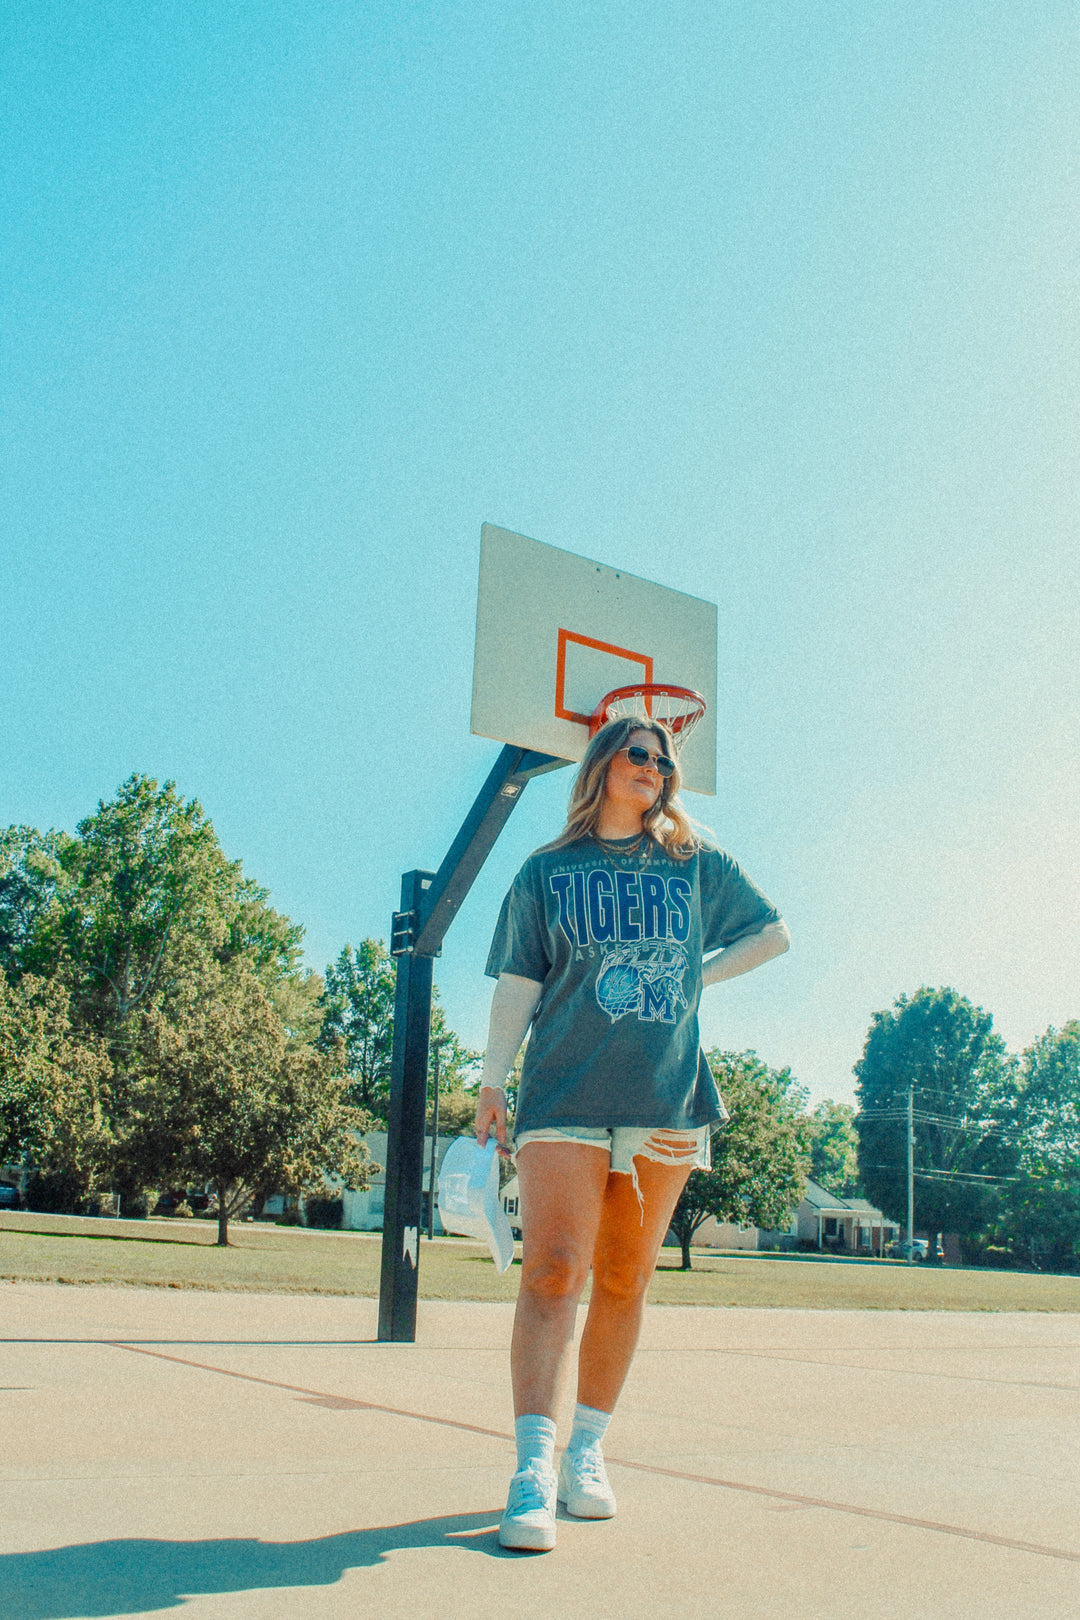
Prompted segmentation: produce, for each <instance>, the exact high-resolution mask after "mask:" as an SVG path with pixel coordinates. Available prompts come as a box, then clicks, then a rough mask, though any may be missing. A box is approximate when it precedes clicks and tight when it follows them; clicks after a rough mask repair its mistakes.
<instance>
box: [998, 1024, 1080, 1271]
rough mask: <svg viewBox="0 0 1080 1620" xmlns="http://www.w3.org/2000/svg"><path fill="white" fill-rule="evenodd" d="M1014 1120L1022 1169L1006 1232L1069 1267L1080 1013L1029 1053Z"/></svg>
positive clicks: (1079, 1207)
mask: <svg viewBox="0 0 1080 1620" xmlns="http://www.w3.org/2000/svg"><path fill="white" fill-rule="evenodd" d="M1013 1124H1014V1129H1015V1133H1016V1140H1017V1142H1018V1144H1019V1149H1020V1175H1019V1177H1018V1178H1017V1180H1016V1181H1015V1182H1014V1183H1013V1184H1012V1186H1010V1188H1009V1191H1008V1195H1007V1197H1006V1200H1005V1216H1004V1219H1003V1221H1002V1223H1001V1228H1002V1236H1003V1237H1006V1238H1007V1239H1008V1240H1009V1241H1011V1242H1013V1243H1015V1244H1017V1245H1018V1246H1019V1247H1021V1248H1026V1249H1027V1250H1028V1252H1029V1253H1030V1254H1031V1255H1032V1256H1034V1255H1035V1254H1036V1253H1040V1254H1044V1255H1045V1256H1046V1260H1047V1264H1048V1265H1049V1266H1050V1267H1051V1268H1052V1269H1053V1270H1055V1271H1064V1270H1066V1269H1069V1268H1071V1267H1072V1266H1074V1265H1075V1264H1076V1258H1077V1255H1078V1254H1080V1021H1077V1020H1076V1019H1073V1020H1071V1021H1070V1022H1069V1023H1067V1024H1066V1025H1065V1027H1064V1028H1063V1029H1061V1030H1055V1029H1048V1030H1047V1032H1046V1034H1045V1035H1043V1036H1040V1038H1039V1039H1038V1040H1037V1041H1035V1042H1034V1044H1033V1045H1031V1046H1029V1047H1028V1048H1027V1050H1026V1051H1025V1052H1024V1053H1022V1054H1021V1058H1020V1062H1019V1064H1018V1066H1017V1069H1016V1074H1015V1093H1014V1097H1013Z"/></svg>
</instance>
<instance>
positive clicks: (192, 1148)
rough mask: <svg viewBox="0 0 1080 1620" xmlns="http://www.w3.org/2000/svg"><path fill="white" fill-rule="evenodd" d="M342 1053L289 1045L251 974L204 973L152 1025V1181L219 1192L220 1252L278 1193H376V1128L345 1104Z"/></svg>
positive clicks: (148, 1158)
mask: <svg viewBox="0 0 1080 1620" xmlns="http://www.w3.org/2000/svg"><path fill="white" fill-rule="evenodd" d="M340 1057H341V1054H340V1052H339V1053H338V1061H337V1062H335V1058H334V1055H333V1054H327V1053H324V1052H319V1051H316V1050H315V1049H314V1048H313V1047H310V1046H304V1047H296V1046H290V1043H289V1036H288V1032H287V1031H286V1029H285V1027H284V1025H283V1024H282V1022H281V1020H280V1018H279V1017H278V1015H277V1013H276V1012H275V1010H274V1007H273V1004H272V1002H271V1000H270V998H269V997H268V996H267V994H266V991H265V989H264V988H263V986H262V985H261V984H260V983H259V980H258V978H257V977H256V975H255V974H254V973H253V972H252V971H251V969H250V968H249V967H248V966H247V965H246V964H244V963H242V962H241V963H238V964H232V965H230V966H227V967H222V966H221V965H220V964H218V963H209V964H204V965H203V968H202V971H201V972H200V973H199V974H197V975H193V976H192V977H191V979H190V980H189V981H188V982H187V983H186V984H185V985H184V986H183V987H182V988H181V989H180V991H179V992H177V993H174V995H173V997H172V998H171V1004H170V1005H167V1006H163V1007H161V1008H157V1009H154V1011H153V1012H152V1013H151V1014H149V1015H148V1017H147V1019H146V1022H145V1026H144V1032H143V1051H142V1058H143V1075H144V1078H143V1080H142V1084H141V1087H140V1097H139V1101H140V1106H141V1114H142V1129H141V1132H139V1133H138V1134H137V1135H136V1136H135V1137H134V1138H133V1147H136V1148H137V1149H139V1150H141V1155H142V1162H141V1166H140V1168H141V1171H142V1174H143V1176H146V1175H147V1174H148V1173H149V1172H151V1171H155V1172H156V1173H157V1174H158V1176H159V1177H160V1176H164V1178H165V1179H167V1180H173V1181H175V1180H177V1179H180V1178H182V1179H183V1181H184V1183H185V1184H192V1183H194V1184H198V1185H205V1184H211V1183H212V1184H213V1187H214V1189H215V1192H216V1194H217V1205H218V1243H219V1244H221V1245H225V1244H227V1243H228V1222H229V1219H230V1217H231V1216H233V1215H235V1214H236V1213H237V1212H238V1211H239V1210H240V1209H242V1208H243V1207H244V1206H245V1205H246V1204H247V1203H248V1201H249V1200H250V1199H251V1197H252V1196H253V1195H254V1194H256V1193H257V1192H259V1191H260V1190H265V1189H267V1188H269V1187H279V1188H281V1189H283V1190H284V1191H286V1192H293V1193H296V1194H300V1193H302V1192H304V1191H306V1190H308V1189H309V1188H315V1187H322V1186H323V1185H324V1182H325V1180H326V1178H327V1177H328V1176H333V1177H336V1178H338V1179H339V1180H340V1181H341V1182H342V1183H343V1184H344V1185H345V1186H346V1187H350V1188H363V1187H366V1186H367V1185H368V1176H369V1172H370V1159H369V1156H368V1153H367V1149H366V1147H365V1146H364V1144H363V1143H362V1142H360V1141H358V1140H357V1138H358V1136H359V1134H360V1133H362V1132H363V1130H364V1129H365V1128H366V1127H367V1126H368V1124H369V1123H370V1121H369V1119H368V1117H367V1116H366V1115H365V1114H363V1112H362V1111H361V1110H359V1109H357V1108H356V1107H354V1106H353V1105H352V1104H351V1103H350V1102H349V1099H348V1091H349V1082H348V1080H347V1078H346V1076H345V1075H344V1073H343V1072H342V1069H341V1064H340Z"/></svg>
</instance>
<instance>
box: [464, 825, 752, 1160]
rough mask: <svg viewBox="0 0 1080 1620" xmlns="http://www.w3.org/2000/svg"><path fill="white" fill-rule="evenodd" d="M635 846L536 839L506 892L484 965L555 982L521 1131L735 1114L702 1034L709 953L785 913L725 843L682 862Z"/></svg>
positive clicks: (526, 1071)
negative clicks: (543, 843)
mask: <svg viewBox="0 0 1080 1620" xmlns="http://www.w3.org/2000/svg"><path fill="white" fill-rule="evenodd" d="M634 843H635V840H634V839H620V840H614V839H613V840H608V841H605V845H604V846H603V847H601V846H600V845H599V844H598V843H597V842H595V841H594V840H593V839H592V838H582V839H579V840H578V841H577V842H576V843H573V844H569V845H567V846H566V847H565V848H563V849H555V850H550V849H540V850H537V851H535V853H534V854H532V855H530V856H529V858H528V860H527V861H526V862H525V864H524V866H523V867H522V868H521V871H520V872H519V873H518V875H517V877H516V878H515V879H514V882H513V884H512V886H511V888H510V892H509V894H508V895H507V896H506V899H505V900H504V901H503V904H502V910H501V911H500V913H499V921H498V924H497V926H496V929H495V937H494V938H493V940H492V942H491V950H490V952H489V954H488V960H487V968H486V972H487V973H488V974H489V975H490V976H491V977H492V978H493V979H494V978H498V976H499V974H500V973H515V974H517V975H519V976H520V977H521V978H523V979H535V980H537V981H538V982H539V983H540V984H542V985H543V992H542V994H541V997H540V1002H539V1005H538V1006H537V1009H536V1013H535V1014H534V1017H533V1023H532V1034H531V1036H530V1039H529V1044H528V1047H527V1048H526V1053H525V1062H524V1065H523V1068H522V1075H521V1084H520V1087H519V1091H518V1103H517V1116H516V1120H515V1130H516V1131H518V1132H521V1131H535V1130H543V1129H546V1128H547V1127H549V1126H553V1125H589V1126H610V1125H632V1126H639V1127H640V1126H655V1127H657V1128H661V1129H667V1130H691V1129H694V1128H696V1127H697V1126H699V1125H707V1124H710V1123H712V1122H713V1121H714V1120H718V1119H724V1118H726V1110H725V1109H724V1106H723V1103H722V1102H721V1100H720V1094H719V1092H718V1091H717V1089H716V1083H715V1081H714V1080H713V1077H712V1073H711V1071H710V1069H709V1066H708V1064H707V1063H706V1061H705V1056H704V1053H703V1052H702V1051H701V1043H700V1039H699V1036H698V1018H697V1010H698V1002H699V1000H700V998H701V959H702V956H703V955H706V954H708V953H709V952H711V951H715V950H719V949H720V948H721V947H722V946H725V945H730V944H732V942H733V941H734V940H737V939H741V938H742V937H743V936H744V935H746V934H756V933H759V932H760V930H761V929H762V928H764V927H765V925H766V923H770V922H777V921H779V918H780V913H779V912H778V911H777V909H776V907H775V906H774V905H773V903H772V901H771V900H769V899H768V898H767V896H766V895H764V894H763V893H762V892H761V890H760V889H759V888H758V887H757V886H756V884H754V883H752V882H751V881H750V879H749V878H748V877H747V876H746V874H745V872H744V871H743V870H742V868H741V867H740V866H739V863H738V862H737V861H736V860H734V859H733V858H732V857H731V856H730V855H728V854H726V853H725V851H724V850H722V849H716V848H714V847H712V846H711V845H703V846H702V847H701V848H700V849H698V850H697V851H696V853H695V854H693V855H692V856H691V857H690V858H689V860H686V861H676V860H673V859H672V858H671V857H670V856H669V855H668V854H666V852H665V851H664V849H663V848H662V846H661V845H659V844H655V843H653V842H652V841H651V840H649V839H647V838H646V839H645V840H643V841H642V844H641V846H640V847H639V848H638V849H631V847H630V846H632V845H633V844H634ZM620 851H622V852H620Z"/></svg>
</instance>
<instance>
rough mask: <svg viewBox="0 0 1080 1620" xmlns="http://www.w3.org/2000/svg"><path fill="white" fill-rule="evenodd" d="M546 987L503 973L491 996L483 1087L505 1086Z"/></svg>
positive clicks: (501, 1088) (499, 1087) (500, 1087)
mask: <svg viewBox="0 0 1080 1620" xmlns="http://www.w3.org/2000/svg"><path fill="white" fill-rule="evenodd" d="M542 989H543V985H541V984H540V983H539V982H538V981H537V980H536V979H522V978H520V977H519V976H518V975H517V974H516V973H500V974H499V977H498V981H497V983H496V985H495V994H494V995H493V996H492V998H491V1021H490V1023H489V1025H488V1041H487V1050H486V1052H485V1053H484V1072H483V1075H482V1076H481V1079H480V1084H481V1085H482V1086H492V1087H493V1088H494V1089H495V1090H505V1089H506V1077H507V1075H508V1074H509V1073H510V1070H511V1068H512V1067H513V1063H514V1059H515V1058H516V1057H517V1055H518V1053H519V1051H520V1050H521V1043H522V1041H523V1040H524V1039H525V1031H526V1030H527V1029H528V1027H529V1025H530V1024H531V1023H532V1016H533V1013H534V1012H535V1011H536V1007H537V1003H538V1002H539V1000H540V992H541V990H542Z"/></svg>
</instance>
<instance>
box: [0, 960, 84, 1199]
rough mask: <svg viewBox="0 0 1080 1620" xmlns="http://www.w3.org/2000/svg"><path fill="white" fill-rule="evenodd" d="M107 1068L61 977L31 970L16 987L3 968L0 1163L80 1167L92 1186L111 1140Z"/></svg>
mask: <svg viewBox="0 0 1080 1620" xmlns="http://www.w3.org/2000/svg"><path fill="white" fill-rule="evenodd" d="M108 1074H109V1060H108V1058H107V1056H106V1054H105V1051H104V1048H103V1046H102V1044H101V1042H100V1041H97V1042H95V1041H92V1040H86V1039H79V1038H78V1037H77V1036H76V1034H75V1032H74V1031H73V1029H72V1025H71V1019H70V1016H69V1012H68V996H67V991H66V989H65V986H64V985H63V983H62V982H61V981H60V980H59V979H53V980H49V979H39V978H37V977H36V976H34V975H32V974H26V975H24V976H23V978H22V979H21V980H20V982H19V984H18V985H16V986H12V985H10V984H9V983H8V981H7V979H6V978H5V977H4V975H3V974H2V973H0V1164H3V1163H5V1162H11V1161H14V1160H27V1161H29V1162H30V1163H32V1164H33V1165H35V1166H36V1167H37V1168H38V1169H46V1170H49V1171H54V1172H65V1173H67V1174H69V1175H70V1174H71V1173H72V1172H77V1173H78V1177H79V1179H80V1180H81V1183H82V1186H83V1190H84V1191H89V1190H90V1188H91V1186H92V1185H93V1182H94V1180H95V1178H100V1176H101V1175H102V1173H103V1169H104V1166H105V1163H106V1161H107V1156H108V1152H109V1149H110V1146H111V1137H110V1132H109V1128H108V1122H107V1120H106V1118H105V1114H104V1110H103V1107H102V1093H103V1089H104V1086H105V1082H106V1080H107V1078H108Z"/></svg>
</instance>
